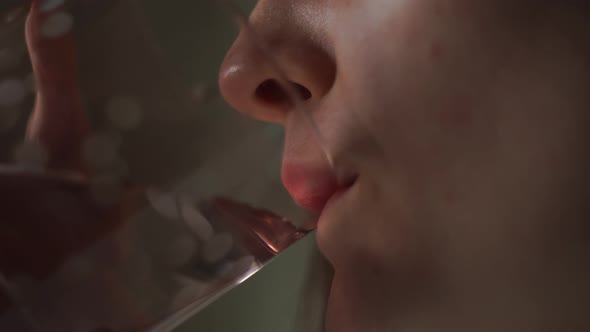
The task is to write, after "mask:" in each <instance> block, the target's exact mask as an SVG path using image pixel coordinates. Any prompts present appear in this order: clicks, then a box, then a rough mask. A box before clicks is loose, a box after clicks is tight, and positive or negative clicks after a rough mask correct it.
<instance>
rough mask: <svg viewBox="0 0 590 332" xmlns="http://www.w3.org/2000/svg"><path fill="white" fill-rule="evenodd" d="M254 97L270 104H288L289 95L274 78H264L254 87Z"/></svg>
mask: <svg viewBox="0 0 590 332" xmlns="http://www.w3.org/2000/svg"><path fill="white" fill-rule="evenodd" d="M256 98H257V99H259V100H260V101H263V102H265V103H267V104H271V105H286V104H289V96H288V95H287V93H286V92H285V91H284V90H283V88H282V87H281V86H280V84H279V83H278V82H277V81H276V80H266V81H264V82H262V83H260V85H258V87H257V88H256Z"/></svg>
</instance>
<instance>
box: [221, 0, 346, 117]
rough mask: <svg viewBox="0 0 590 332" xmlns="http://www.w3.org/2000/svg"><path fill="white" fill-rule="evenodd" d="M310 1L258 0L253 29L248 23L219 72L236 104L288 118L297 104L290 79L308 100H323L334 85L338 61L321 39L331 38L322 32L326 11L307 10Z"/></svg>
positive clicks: (248, 110)
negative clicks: (323, 14) (310, 12)
mask: <svg viewBox="0 0 590 332" xmlns="http://www.w3.org/2000/svg"><path fill="white" fill-rule="evenodd" d="M305 3H309V1H308V0H303V1H278V2H277V1H261V2H259V3H258V5H257V7H256V8H255V10H254V12H253V14H252V15H251V17H250V20H249V29H242V31H241V33H240V35H239V36H238V38H237V39H236V41H235V42H234V44H233V46H232V47H231V48H230V50H229V51H228V53H227V55H226V58H225V60H224V62H223V65H222V66H221V70H220V74H219V86H220V89H221V93H222V95H223V97H224V98H225V100H226V101H227V102H228V103H229V104H230V105H231V106H232V107H233V108H235V109H236V110H238V111H240V112H242V113H245V114H247V115H249V116H252V117H254V118H257V119H259V120H263V121H269V122H276V123H281V124H285V121H286V119H287V114H288V112H289V110H291V109H292V108H293V105H294V104H293V101H292V100H291V98H290V97H291V96H293V94H292V93H291V94H289V93H288V92H287V91H286V90H285V84H289V85H291V88H290V89H289V90H290V92H296V94H297V96H298V97H299V98H300V100H302V101H304V102H306V103H312V102H317V101H320V100H321V99H322V98H323V97H324V96H325V95H326V94H327V93H328V92H329V91H330V89H331V87H332V85H333V83H334V79H335V73H336V65H335V61H334V60H333V59H332V57H331V56H330V55H329V53H328V45H327V44H326V43H325V42H321V41H320V40H325V38H324V39H322V38H321V37H318V36H321V35H322V33H323V32H322V31H321V24H319V22H320V21H321V20H322V17H321V11H319V10H316V11H315V13H316V14H313V15H309V14H306V15H302V13H301V11H302V10H305V8H303V7H302V6H304V5H305ZM308 9H309V8H307V10H308ZM307 13H309V11H307ZM252 33H255V34H256V35H255V37H254V38H253V36H252ZM261 43H263V45H264V46H265V47H260V45H261ZM271 57H272V58H271ZM276 66H278V67H279V68H280V71H281V73H280V74H281V75H279V73H278V72H277V70H276ZM285 81H286V82H285Z"/></svg>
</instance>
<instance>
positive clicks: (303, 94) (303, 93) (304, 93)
mask: <svg viewBox="0 0 590 332" xmlns="http://www.w3.org/2000/svg"><path fill="white" fill-rule="evenodd" d="M291 84H293V87H295V90H296V91H297V93H298V94H299V97H300V98H301V99H303V100H308V99H311V96H312V95H311V91H309V89H308V88H306V87H304V86H303V85H301V84H299V83H295V82H291Z"/></svg>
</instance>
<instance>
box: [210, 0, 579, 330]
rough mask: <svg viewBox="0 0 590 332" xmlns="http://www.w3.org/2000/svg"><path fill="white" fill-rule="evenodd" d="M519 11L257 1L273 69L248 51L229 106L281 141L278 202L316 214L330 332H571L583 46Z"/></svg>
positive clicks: (462, 3)
mask: <svg viewBox="0 0 590 332" xmlns="http://www.w3.org/2000/svg"><path fill="white" fill-rule="evenodd" d="M524 3H525V1H471V0H447V1H438V0H346V1H345V0H342V1H340V0H322V1H319V0H297V1H295V0H293V1H290V0H261V1H259V3H258V5H257V7H256V9H255V10H254V12H253V14H252V17H251V25H252V28H253V30H254V31H255V32H257V35H258V36H259V38H260V40H263V41H264V42H266V45H267V46H268V49H267V50H268V51H269V52H266V53H265V52H263V51H262V50H261V49H260V48H258V47H257V45H258V43H257V41H256V40H253V39H252V38H250V36H249V34H248V33H242V34H241V35H240V36H239V38H238V39H237V41H236V43H235V44H234V46H233V47H232V48H231V50H230V51H229V52H228V55H227V58H226V60H225V63H224V65H223V68H222V70H221V75H220V85H221V88H222V92H223V94H224V96H225V98H226V99H227V100H228V102H229V103H230V104H232V105H233V106H234V107H235V108H236V109H237V110H239V111H241V112H244V113H247V114H249V115H252V116H254V117H257V118H259V119H262V120H266V121H273V122H278V123H281V124H282V125H283V126H284V127H285V133H286V143H285V149H284V160H283V169H282V175H283V181H284V184H285V186H286V188H287V189H288V190H289V192H290V193H291V195H292V196H293V198H294V199H295V200H296V201H297V202H299V203H300V205H302V206H304V207H306V208H308V209H311V210H316V211H317V212H321V216H320V218H319V224H318V231H317V237H318V243H319V246H320V249H321V250H322V252H323V253H324V254H325V256H326V257H327V259H328V260H329V261H330V263H331V264H332V265H333V267H334V269H335V277H334V280H333V286H332V292H331V298H330V304H329V307H328V316H327V323H326V324H327V328H328V330H330V331H373V330H375V331H382V330H387V331H390V330H396V331H416V329H418V330H420V331H422V330H424V331H429V330H430V328H436V330H438V331H447V330H454V331H456V330H457V329H458V330H462V329H463V328H465V329H467V328H471V329H473V328H475V330H479V331H483V330H484V329H482V328H484V327H485V328H489V329H490V330H495V331H499V330H504V331H510V329H515V331H526V328H530V329H531V330H535V331H539V330H541V327H542V328H549V330H551V328H550V326H553V325H551V324H559V322H572V321H576V320H575V319H577V318H576V317H574V316H572V315H575V312H576V311H575V310H567V309H566V310H563V312H561V311H560V309H561V307H563V308H571V306H570V307H568V306H567V305H563V306H561V307H560V308H557V309H556V308H554V304H555V301H560V303H567V301H568V300H569V299H570V298H571V297H573V296H574V294H579V292H580V288H579V285H576V283H575V281H572V279H571V278H572V275H574V276H579V277H580V278H582V276H584V278H587V276H588V274H587V271H586V270H587V268H586V266H585V265H587V264H581V263H580V264H578V262H579V261H580V262H583V257H584V256H585V255H584V250H583V248H584V247H586V246H587V242H588V241H587V237H585V236H582V235H581V234H584V233H583V232H582V231H583V228H584V227H585V223H583V222H582V221H583V220H582V219H583V217H584V216H585V213H584V211H585V204H584V202H582V201H581V198H583V197H584V196H585V195H584V194H585V190H586V187H587V185H586V184H587V183H586V182H587V179H586V177H585V174H586V172H584V170H585V169H588V167H589V166H590V165H588V162H587V158H584V157H582V156H583V155H584V154H585V153H584V144H582V142H584V141H585V140H587V139H589V137H587V136H588V135H589V134H587V133H586V132H587V129H588V128H586V127H587V126H586V125H587V121H586V119H585V117H584V114H585V113H587V112H586V110H587V106H588V100H586V97H584V96H585V95H586V94H585V91H584V90H585V89H586V87H588V86H590V85H589V84H588V83H589V82H588V77H590V76H589V75H588V69H589V68H588V62H587V61H586V60H585V59H586V58H587V53H585V51H586V49H583V44H584V43H583V42H580V43H578V41H583V36H577V33H576V31H583V28H581V27H579V26H578V22H579V21H578V18H577V17H575V16H576V15H575V14H574V12H575V11H572V12H571V14H568V13H570V12H569V11H568V10H567V9H563V10H561V9H556V8H553V9H545V8H544V6H537V5H535V3H534V2H533V3H532V4H531V5H528V6H527V5H526V4H524ZM578 37H580V38H578ZM269 55H271V56H272V57H273V60H269ZM275 61H276V63H277V64H278V65H279V66H280V67H281V70H282V71H283V73H284V75H285V76H286V78H287V79H288V80H289V81H291V82H293V83H296V84H298V88H297V89H298V90H303V92H301V93H300V94H301V96H303V97H304V104H305V106H306V108H307V109H308V110H309V112H310V113H311V115H312V117H313V118H314V120H315V122H316V125H317V128H318V129H319V131H320V133H321V136H323V137H322V139H323V143H325V147H326V148H327V150H328V151H329V152H330V155H331V157H332V158H333V161H334V169H332V168H330V165H329V163H328V162H327V161H326V158H325V156H324V154H323V150H322V146H321V144H319V141H318V136H317V135H315V134H314V131H313V126H311V125H310V123H309V121H308V119H307V118H306V116H304V113H303V112H302V111H301V110H300V109H298V108H296V107H293V106H292V105H293V104H292V103H289V101H288V98H287V97H285V94H284V93H281V91H280V89H279V88H278V87H277V86H276V81H278V80H279V79H280V76H278V75H277V74H276V71H275V70H274V69H275V68H274V67H273V65H274V64H275ZM272 80H275V84H273V83H272ZM585 252H588V251H585ZM576 253H579V254H578V255H576ZM574 279H575V278H574ZM581 280H582V279H581ZM583 280H590V279H583ZM556 286H562V287H558V288H559V289H560V291H559V294H556V293H557V292H553V291H547V289H548V288H549V289H555V287H556ZM570 295H572V296H570ZM533 303H534V305H533ZM549 312H551V313H552V314H551V315H548V313H549ZM568 315H569V316H568ZM548 317H550V318H548ZM580 319H581V318H580ZM519 324H524V325H519ZM555 326H557V325H555ZM560 326H561V325H560Z"/></svg>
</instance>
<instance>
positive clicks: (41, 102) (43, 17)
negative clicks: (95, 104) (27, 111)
mask: <svg viewBox="0 0 590 332" xmlns="http://www.w3.org/2000/svg"><path fill="white" fill-rule="evenodd" d="M72 25H73V18H72V16H71V15H69V14H68V12H67V11H66V10H65V8H64V6H63V5H61V6H58V7H56V8H49V9H47V8H45V9H44V7H43V6H42V5H41V1H40V0H36V1H35V2H33V5H32V7H31V10H30V13H29V16H28V18H27V23H26V27H25V37H26V40H27V47H28V49H29V54H30V57H31V63H32V66H33V73H34V75H35V80H36V84H37V99H36V103H35V108H34V110H33V113H32V115H31V117H30V119H29V123H28V127H27V137H26V139H27V140H32V141H36V142H38V143H40V144H41V145H42V146H44V147H45V149H47V152H48V155H49V168H50V169H53V170H69V171H82V172H83V171H84V169H85V167H84V165H83V162H82V160H81V157H80V156H81V154H80V149H81V142H83V140H84V138H85V137H86V136H87V135H88V131H89V123H88V119H87V117H86V113H85V110H84V107H83V103H82V98H81V93H80V86H79V82H78V76H77V75H78V73H77V63H76V49H75V41H74V36H73V34H72V31H71V27H72Z"/></svg>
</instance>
